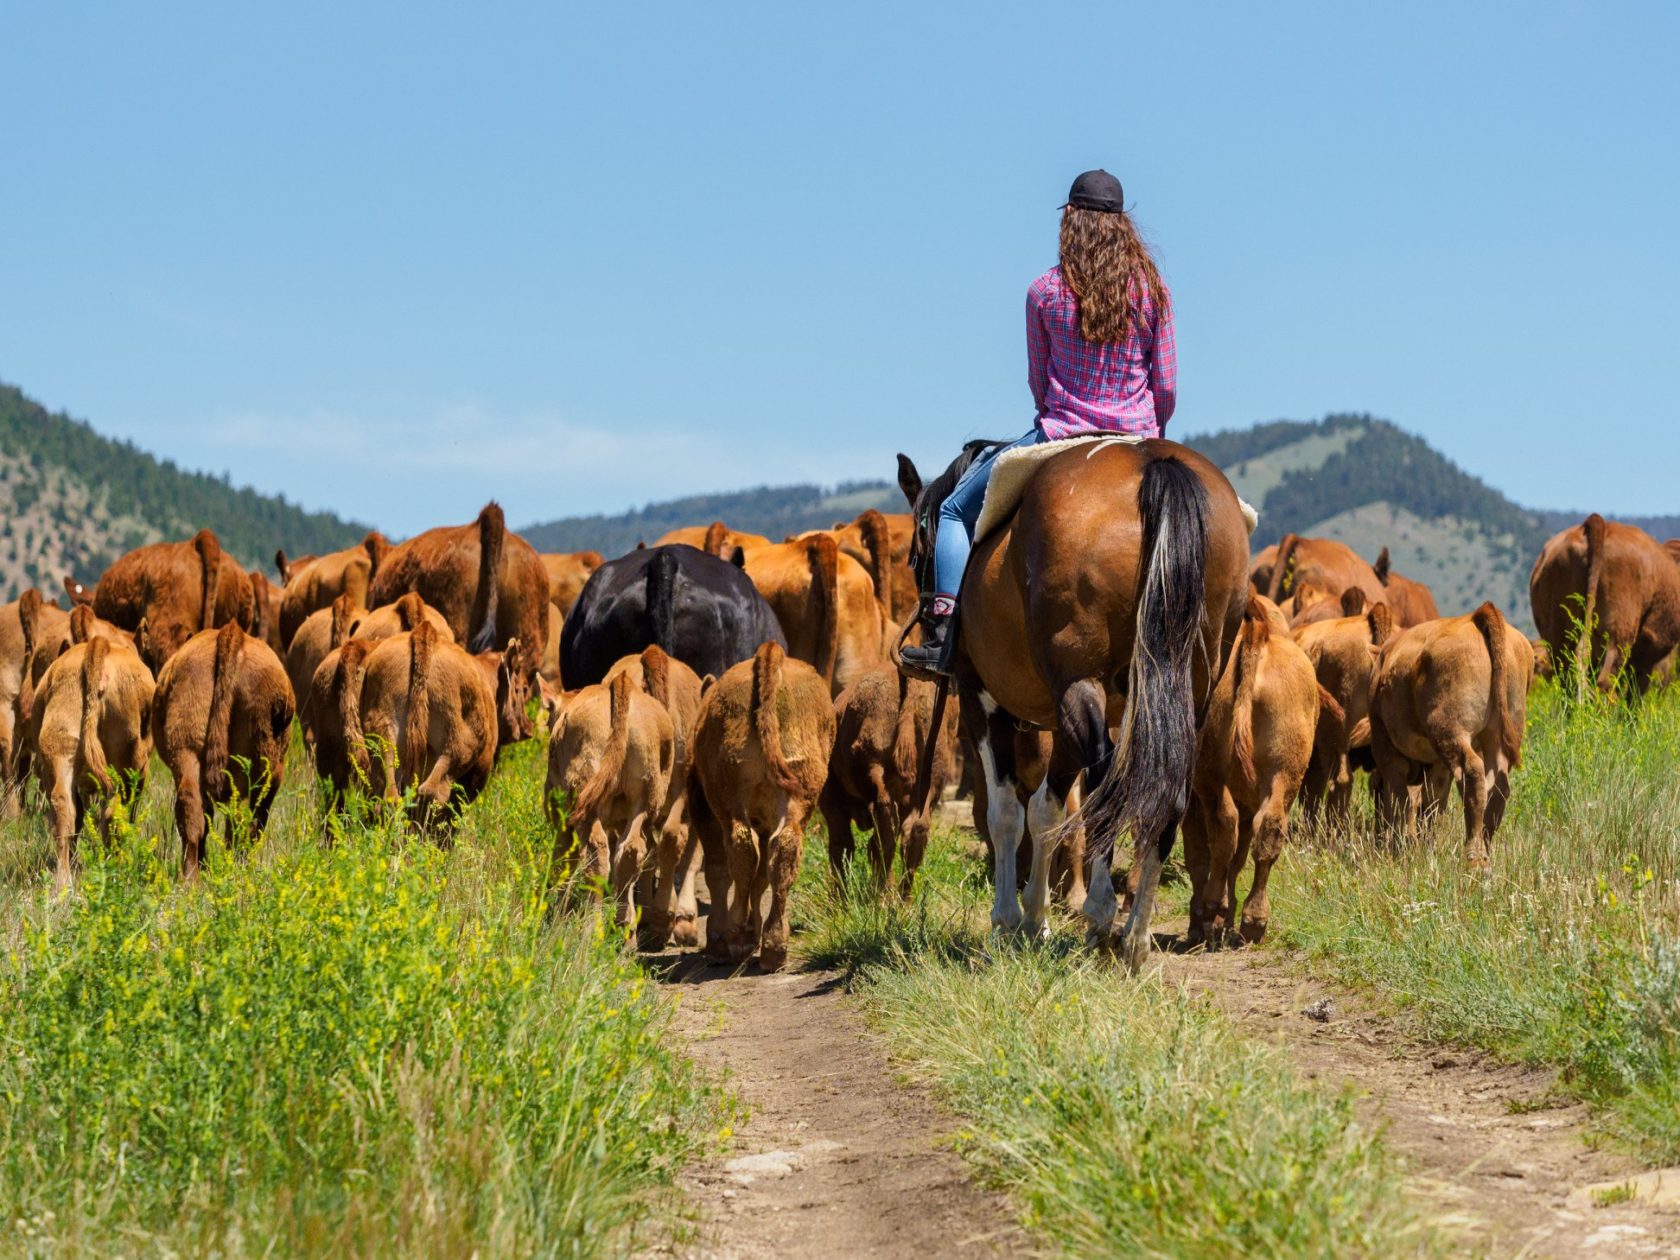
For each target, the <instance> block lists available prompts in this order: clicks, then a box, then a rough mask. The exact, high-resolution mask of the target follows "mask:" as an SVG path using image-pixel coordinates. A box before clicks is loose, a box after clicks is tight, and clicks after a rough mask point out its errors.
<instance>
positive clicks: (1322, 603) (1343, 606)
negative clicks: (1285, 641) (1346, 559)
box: [1267, 586, 1366, 631]
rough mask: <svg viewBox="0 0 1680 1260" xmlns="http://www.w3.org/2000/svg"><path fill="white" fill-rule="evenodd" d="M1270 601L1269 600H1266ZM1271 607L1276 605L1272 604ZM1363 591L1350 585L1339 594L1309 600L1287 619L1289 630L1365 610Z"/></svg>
mask: <svg viewBox="0 0 1680 1260" xmlns="http://www.w3.org/2000/svg"><path fill="white" fill-rule="evenodd" d="M1267 602H1268V603H1270V602H1271V601H1269V600H1268V601H1267ZM1272 607H1274V608H1275V607H1277V605H1275V604H1273V605H1272ZM1365 607H1366V605H1365V592H1364V591H1362V590H1360V589H1359V587H1357V586H1350V587H1348V588H1347V590H1345V591H1343V592H1342V593H1341V594H1340V595H1336V596H1325V597H1323V598H1321V599H1313V600H1311V601H1310V602H1309V603H1308V604H1307V605H1306V606H1305V607H1303V608H1301V609H1300V611H1299V612H1297V613H1296V614H1295V615H1294V616H1293V617H1292V618H1290V620H1289V628H1290V630H1292V631H1294V630H1299V629H1301V628H1302V627H1303V626H1310V625H1315V624H1317V623H1318V622H1321V621H1335V620H1337V619H1339V618H1342V617H1357V616H1359V615H1360V614H1361V613H1362V612H1364V611H1365Z"/></svg>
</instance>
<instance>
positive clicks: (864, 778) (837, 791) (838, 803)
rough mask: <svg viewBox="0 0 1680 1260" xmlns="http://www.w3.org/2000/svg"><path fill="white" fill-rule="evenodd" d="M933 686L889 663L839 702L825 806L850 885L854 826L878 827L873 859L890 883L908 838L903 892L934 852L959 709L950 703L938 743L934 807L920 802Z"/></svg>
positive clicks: (836, 866)
mask: <svg viewBox="0 0 1680 1260" xmlns="http://www.w3.org/2000/svg"><path fill="white" fill-rule="evenodd" d="M933 693H934V687H933V684H932V683H927V682H920V681H913V680H911V679H909V678H907V677H906V676H905V675H903V674H900V673H899V672H898V671H897V670H896V669H893V668H892V667H891V666H887V665H882V666H878V667H876V668H875V669H872V670H870V671H869V672H868V673H866V674H864V675H863V676H862V677H860V678H858V679H857V680H856V681H855V682H853V683H852V685H851V686H849V687H847V688H846V689H845V690H844V691H842V692H841V693H840V695H839V697H838V698H837V699H836V700H835V701H834V716H835V738H834V752H833V754H832V755H831V757H830V758H829V763H828V780H827V782H826V783H825V784H824V785H823V790H822V797H821V799H820V805H821V808H822V815H823V822H824V823H825V824H826V826H827V828H828V860H829V864H830V866H831V867H832V868H833V871H834V876H835V880H836V882H843V877H844V866H845V863H846V862H847V861H849V860H850V859H851V856H852V849H853V840H852V828H853V826H856V827H858V828H859V829H860V830H863V831H868V832H870V833H871V834H870V841H869V863H870V867H871V868H872V870H873V872H874V875H875V882H876V884H877V885H878V886H879V887H881V888H885V887H886V885H887V880H888V879H889V878H890V877H891V875H892V866H893V855H894V851H895V850H896V849H897V847H898V841H899V836H900V834H901V832H902V834H903V836H904V875H903V877H902V878H901V879H900V881H899V892H900V894H901V895H902V896H905V897H908V896H909V895H910V889H911V886H912V885H913V884H914V883H915V879H916V871H917V868H919V867H920V866H921V864H922V854H923V853H924V852H925V851H926V849H927V839H928V830H929V827H930V825H931V822H932V817H931V814H932V805H933V802H935V801H937V800H938V799H939V795H940V793H941V792H942V791H944V789H945V785H946V784H947V783H949V782H951V781H952V780H953V779H954V778H955V777H956V770H957V756H956V742H957V733H956V727H957V721H956V719H957V711H956V706H955V705H950V706H947V708H946V710H945V715H944V718H943V720H942V721H941V723H940V729H939V732H938V740H937V742H936V743H935V745H934V754H933V756H934V759H933V773H932V776H931V779H930V781H929V784H928V797H927V802H926V803H927V806H928V808H926V809H922V808H920V806H921V805H922V802H920V801H917V800H915V799H914V798H915V792H916V775H917V772H918V770H919V767H920V764H921V758H922V753H923V750H924V749H925V748H926V747H927V742H928V737H929V731H930V730H931V729H932V726H933Z"/></svg>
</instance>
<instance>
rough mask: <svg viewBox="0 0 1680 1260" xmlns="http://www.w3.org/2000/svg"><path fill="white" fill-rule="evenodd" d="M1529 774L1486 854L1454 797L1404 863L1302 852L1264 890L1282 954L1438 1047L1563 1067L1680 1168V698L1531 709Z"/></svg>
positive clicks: (1651, 1153)
mask: <svg viewBox="0 0 1680 1260" xmlns="http://www.w3.org/2000/svg"><path fill="white" fill-rule="evenodd" d="M1524 762H1525V764H1524V767H1523V768H1522V770H1520V771H1519V772H1518V773H1517V775H1516V777H1515V780H1514V784H1513V794H1512V798H1511V805H1510V809H1509V812H1508V813H1507V815H1506V818H1505V822H1504V825H1503V826H1502V827H1501V829H1500V831H1499V833H1498V834H1497V836H1496V837H1495V839H1494V842H1493V876H1492V878H1491V879H1488V880H1485V881H1484V880H1483V879H1480V878H1478V877H1476V876H1473V875H1471V874H1470V873H1469V872H1468V870H1467V869H1466V868H1465V864H1464V859H1463V824H1462V821H1461V818H1462V815H1461V814H1460V813H1459V812H1458V802H1457V799H1456V797H1455V798H1454V800H1453V802H1452V806H1451V808H1450V809H1449V811H1448V813H1447V815H1446V816H1445V817H1443V818H1441V819H1440V820H1439V821H1438V823H1437V825H1436V826H1435V827H1434V828H1433V829H1432V830H1431V831H1430V833H1429V834H1428V835H1426V836H1424V837H1422V838H1419V839H1417V840H1414V841H1411V842H1408V843H1406V844H1403V845H1401V846H1400V847H1399V849H1398V851H1394V850H1391V849H1389V848H1387V847H1385V846H1381V845H1379V844H1377V843H1375V842H1374V841H1373V839H1372V837H1371V831H1370V825H1369V818H1368V817H1364V818H1361V819H1359V820H1357V823H1356V826H1355V828H1354V834H1353V835H1352V836H1351V837H1348V836H1336V837H1318V838H1316V839H1313V840H1309V841H1306V842H1304V843H1300V844H1297V845H1295V846H1294V847H1293V848H1292V849H1291V850H1290V851H1288V852H1286V854H1285V859H1284V862H1283V863H1282V864H1281V865H1280V869H1279V871H1278V873H1277V874H1275V875H1274V877H1273V888H1274V890H1275V892H1274V895H1273V905H1274V913H1273V922H1274V925H1275V928H1276V932H1277V935H1278V937H1279V939H1280V940H1281V941H1282V942H1283V943H1284V944H1286V945H1287V946H1289V947H1292V948H1294V949H1296V950H1299V951H1302V952H1303V953H1304V954H1305V955H1306V957H1307V958H1308V959H1310V960H1311V964H1312V965H1313V966H1314V968H1315V969H1317V970H1320V971H1328V972H1329V973H1330V974H1332V975H1333V976H1335V977H1336V978H1337V979H1340V980H1342V981H1343V982H1346V983H1350V984H1355V985H1360V986H1364V987H1367V988H1369V989H1371V990H1373V991H1374V992H1376V993H1378V994H1381V995H1382V996H1383V997H1384V999H1385V1000H1387V1001H1389V1002H1391V1003H1393V1004H1394V1005H1395V1006H1396V1007H1397V1008H1399V1009H1401V1010H1403V1011H1405V1012H1406V1013H1407V1014H1408V1015H1409V1016H1410V1018H1411V1019H1412V1020H1414V1021H1415V1024H1416V1027H1417V1029H1418V1031H1419V1032H1420V1033H1421V1034H1422V1035H1424V1036H1426V1037H1428V1038H1431V1039H1438V1040H1445V1041H1451V1042H1457V1043H1462V1044H1468V1045H1475V1046H1480V1047H1485V1048H1487V1049H1490V1050H1492V1051H1495V1052H1496V1053H1498V1054H1500V1055H1501V1056H1504V1057H1506V1058H1509V1059H1512V1060H1515V1061H1519V1062H1526V1063H1533V1064H1542V1065H1550V1066H1556V1067H1558V1068H1560V1069H1561V1070H1562V1074H1561V1084H1562V1086H1563V1087H1564V1088H1565V1089H1567V1090H1569V1091H1572V1092H1574V1093H1575V1094H1577V1095H1579V1096H1582V1097H1584V1098H1587V1099H1588V1100H1590V1101H1592V1102H1594V1103H1596V1104H1598V1105H1599V1108H1600V1112H1599V1114H1600V1115H1601V1116H1602V1118H1603V1123H1604V1127H1605V1128H1606V1129H1607V1130H1608V1131H1609V1132H1610V1133H1611V1134H1612V1135H1614V1136H1616V1137H1618V1138H1620V1139H1621V1140H1623V1141H1624V1142H1626V1143H1628V1144H1630V1145H1632V1146H1633V1147H1635V1148H1636V1149H1637V1150H1638V1151H1639V1152H1640V1153H1641V1154H1642V1155H1643V1156H1644V1157H1645V1158H1647V1159H1649V1160H1652V1161H1654V1162H1663V1163H1673V1162H1675V1161H1676V1160H1677V1159H1680V695H1676V694H1674V693H1672V692H1670V693H1666V694H1662V695H1657V696H1654V697H1652V698H1650V699H1649V700H1647V701H1646V702H1645V703H1643V704H1641V705H1639V706H1637V707H1634V708H1631V709H1630V708H1626V707H1616V706H1612V705H1609V704H1606V703H1604V702H1601V701H1598V700H1596V699H1590V700H1587V701H1584V702H1579V703H1573V704H1566V703H1565V701H1564V699H1563V697H1562V696H1561V694H1560V693H1559V691H1558V690H1557V689H1556V688H1555V687H1552V686H1546V687H1544V688H1541V689H1539V690H1537V691H1536V692H1535V694H1534V695H1533V696H1532V697H1531V699H1530V707H1529V724H1528V735H1527V740H1526V743H1525V746H1524Z"/></svg>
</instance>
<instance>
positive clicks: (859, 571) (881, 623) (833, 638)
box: [743, 533, 889, 695]
mask: <svg viewBox="0 0 1680 1260" xmlns="http://www.w3.org/2000/svg"><path fill="white" fill-rule="evenodd" d="M743 568H744V569H745V571H746V574H747V576H748V577H749V578H751V579H752V582H753V585H754V586H756V587H758V591H759V594H761V595H763V596H764V599H765V601H766V602H767V603H768V604H769V605H770V607H771V609H772V610H774V612H775V614H776V620H777V621H779V622H780V623H781V626H782V632H783V633H784V634H785V635H786V636H787V645H788V654H789V655H791V656H794V657H797V658H798V659H799V660H802V661H804V662H805V663H806V664H807V665H811V666H813V667H814V668H815V669H816V671H817V673H819V674H821V675H822V678H823V681H824V682H826V683H827V684H828V685H829V688H830V689H831V691H832V692H833V693H834V694H835V695H838V694H839V693H840V692H841V691H843V690H844V689H845V688H846V687H847V686H848V685H849V684H850V683H851V682H852V681H853V680H855V679H857V678H860V677H862V676H863V674H865V673H866V672H867V671H868V670H870V669H871V668H873V667H874V666H876V665H878V664H880V663H881V662H883V661H884V660H886V653H887V646H888V643H887V639H888V635H887V626H888V624H889V615H888V612H887V609H886V606H885V605H883V604H882V603H881V602H880V601H879V600H878V599H877V598H876V587H875V583H874V582H873V581H872V580H871V579H870V576H869V573H868V572H867V571H866V570H865V569H864V567H863V566H862V565H861V564H859V563H858V562H857V561H856V560H854V559H852V558H851V557H850V556H848V555H846V554H844V553H843V552H842V551H841V550H840V549H839V547H838V546H837V545H836V543H835V541H834V539H833V538H832V537H831V536H829V535H828V534H821V533H819V534H813V535H811V536H809V537H807V538H803V539H799V540H796V541H794V542H787V543H772V544H770V545H769V546H767V547H755V548H754V549H753V550H751V551H749V552H748V553H747V555H746V560H745V563H744V565H743Z"/></svg>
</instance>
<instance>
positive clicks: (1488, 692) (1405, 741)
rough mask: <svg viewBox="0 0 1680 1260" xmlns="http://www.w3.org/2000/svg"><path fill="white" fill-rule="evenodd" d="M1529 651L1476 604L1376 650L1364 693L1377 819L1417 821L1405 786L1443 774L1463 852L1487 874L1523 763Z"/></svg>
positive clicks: (1439, 791)
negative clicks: (1453, 791)
mask: <svg viewBox="0 0 1680 1260" xmlns="http://www.w3.org/2000/svg"><path fill="white" fill-rule="evenodd" d="M1533 673H1534V651H1533V649H1532V648H1530V647H1529V644H1528V640H1527V639H1526V638H1524V637H1523V635H1522V634H1521V632H1520V631H1518V630H1516V629H1515V628H1513V627H1512V626H1510V625H1509V624H1507V623H1506V621H1505V618H1504V617H1503V616H1501V615H1500V612H1499V609H1497V608H1495V607H1494V606H1493V605H1492V604H1490V603H1489V604H1483V605H1482V606H1481V607H1480V608H1478V609H1476V611H1475V612H1473V613H1471V614H1470V615H1469V616H1467V617H1445V618H1442V619H1440V620H1438V621H1428V622H1425V623H1424V624H1423V625H1421V626H1413V627H1412V628H1411V629H1409V630H1404V631H1402V632H1401V633H1400V634H1399V635H1397V636H1396V637H1395V638H1394V639H1392V640H1390V641H1389V643H1388V644H1387V645H1386V646H1385V647H1384V648H1383V650H1382V656H1381V659H1380V661H1379V663H1378V666H1377V678H1376V681H1375V683H1374V684H1373V686H1372V691H1371V712H1370V717H1369V719H1368V721H1369V724H1370V740H1371V754H1372V756H1373V757H1374V758H1375V759H1376V764H1377V773H1378V774H1379V775H1381V776H1382V781H1383V786H1384V789H1385V790H1384V792H1383V796H1382V798H1381V799H1382V802H1384V803H1386V807H1385V808H1383V809H1382V810H1381V820H1382V822H1383V823H1384V825H1385V827H1387V828H1389V829H1393V828H1394V827H1395V826H1397V825H1399V824H1401V823H1405V824H1407V825H1409V824H1411V823H1412V822H1414V821H1415V820H1416V807H1415V804H1414V802H1413V800H1412V798H1411V796H1410V794H1409V793H1408V791H1407V789H1408V788H1409V787H1411V786H1413V785H1416V784H1419V783H1424V784H1426V785H1429V784H1431V783H1433V786H1434V792H1435V795H1436V796H1437V797H1440V796H1444V795H1445V790H1444V789H1445V783H1446V781H1447V780H1448V778H1449V777H1450V779H1451V781H1452V782H1454V783H1456V784H1457V785H1458V790H1459V795H1460V797H1461V798H1462V800H1463V803H1464V852H1465V857H1466V859H1467V861H1468V862H1469V865H1470V868H1471V869H1472V870H1482V871H1485V870H1486V869H1487V868H1488V844H1489V842H1490V841H1491V840H1492V838H1493V833H1494V832H1495V831H1497V830H1498V829H1499V823H1500V820H1501V819H1502V818H1503V817H1504V815H1505V803H1506V801H1507V799H1508V798H1509V796H1510V792H1511V780H1510V773H1511V771H1512V770H1513V769H1514V768H1516V767H1517V766H1519V765H1521V764H1522V740H1523V730H1524V727H1525V725H1526V723H1527V715H1528V686H1529V681H1530V679H1531V677H1532V676H1533Z"/></svg>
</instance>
